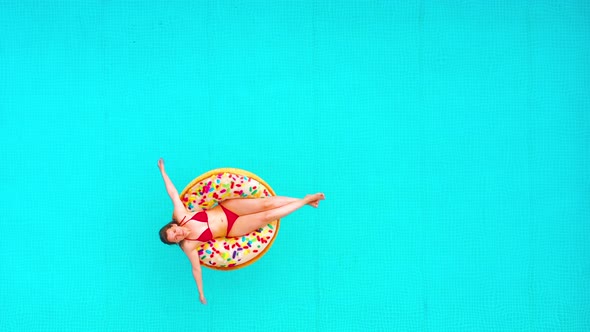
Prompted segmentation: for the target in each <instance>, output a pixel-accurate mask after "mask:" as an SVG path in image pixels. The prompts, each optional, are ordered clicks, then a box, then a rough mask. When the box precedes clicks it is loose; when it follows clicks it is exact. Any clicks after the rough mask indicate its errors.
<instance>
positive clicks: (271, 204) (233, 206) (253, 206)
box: [221, 196, 299, 216]
mask: <svg viewBox="0 0 590 332" xmlns="http://www.w3.org/2000/svg"><path fill="white" fill-rule="evenodd" d="M298 200H299V199H298V198H291V197H283V196H271V197H266V198H234V199H228V200H225V201H223V202H221V205H223V207H224V208H226V209H228V210H230V211H232V212H233V213H235V214H237V215H239V216H244V215H247V214H253V213H258V212H263V211H268V210H272V209H276V208H278V207H281V206H283V205H287V204H289V203H293V202H296V201H298Z"/></svg>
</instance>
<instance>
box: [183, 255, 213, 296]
mask: <svg viewBox="0 0 590 332" xmlns="http://www.w3.org/2000/svg"><path fill="white" fill-rule="evenodd" d="M182 250H183V251H184V252H185V253H186V255H187V256H188V259H189V261H190V262H191V265H192V267H193V269H192V270H193V277H194V278H195V282H196V283H197V289H198V290H199V300H201V303H203V304H207V300H206V299H205V293H204V292H203V275H202V273H201V262H200V260H199V253H198V252H197V250H196V249H192V250H189V249H188V248H187V249H184V248H183V249H182Z"/></svg>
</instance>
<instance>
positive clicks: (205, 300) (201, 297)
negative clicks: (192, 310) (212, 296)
mask: <svg viewBox="0 0 590 332" xmlns="http://www.w3.org/2000/svg"><path fill="white" fill-rule="evenodd" d="M199 300H201V303H203V304H207V299H206V298H205V296H204V295H201V296H200V297H199Z"/></svg>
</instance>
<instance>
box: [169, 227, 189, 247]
mask: <svg viewBox="0 0 590 332" xmlns="http://www.w3.org/2000/svg"><path fill="white" fill-rule="evenodd" d="M166 236H167V237H168V241H170V242H174V243H178V242H180V241H182V240H184V239H185V238H186V237H187V236H188V230H187V229H185V228H184V227H180V226H178V225H176V224H173V225H172V227H170V228H168V230H167V231H166Z"/></svg>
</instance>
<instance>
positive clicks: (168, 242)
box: [160, 220, 178, 245]
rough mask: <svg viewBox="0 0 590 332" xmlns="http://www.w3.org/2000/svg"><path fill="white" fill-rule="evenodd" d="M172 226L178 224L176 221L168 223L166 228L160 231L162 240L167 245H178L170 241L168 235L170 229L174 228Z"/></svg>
mask: <svg viewBox="0 0 590 332" xmlns="http://www.w3.org/2000/svg"><path fill="white" fill-rule="evenodd" d="M172 224H176V220H172V221H171V222H169V223H167V224H166V225H164V227H162V228H161V229H160V240H161V241H162V242H164V243H165V244H167V245H174V244H178V243H176V242H170V241H168V234H166V231H168V229H170V227H172Z"/></svg>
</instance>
